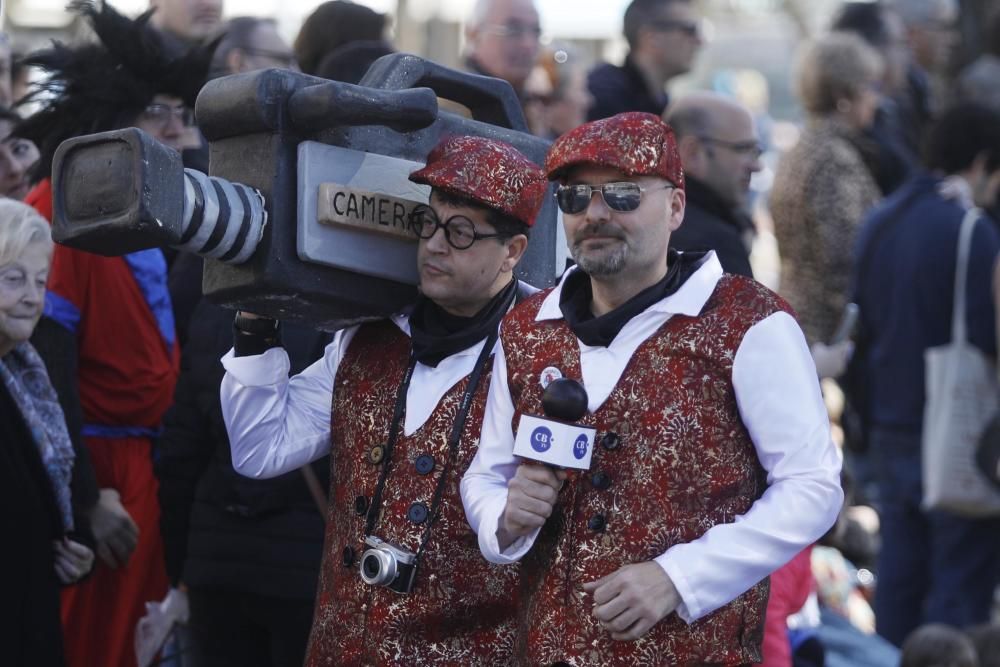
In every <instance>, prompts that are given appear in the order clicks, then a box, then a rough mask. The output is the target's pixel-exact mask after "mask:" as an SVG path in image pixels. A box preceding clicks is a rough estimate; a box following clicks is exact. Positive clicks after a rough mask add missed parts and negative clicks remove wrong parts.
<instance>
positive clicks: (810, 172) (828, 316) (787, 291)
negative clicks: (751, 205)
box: [771, 33, 883, 344]
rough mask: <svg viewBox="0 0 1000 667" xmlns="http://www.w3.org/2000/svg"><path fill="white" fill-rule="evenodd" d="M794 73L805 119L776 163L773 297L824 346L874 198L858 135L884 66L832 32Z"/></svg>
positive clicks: (856, 42)
mask: <svg viewBox="0 0 1000 667" xmlns="http://www.w3.org/2000/svg"><path fill="white" fill-rule="evenodd" d="M798 70H799V71H798V81H797V83H798V96H799V100H800V102H801V103H802V105H803V107H804V108H805V111H806V114H807V121H806V126H805V128H804V129H803V131H802V136H801V137H800V139H799V142H798V144H796V145H795V147H794V148H792V149H791V150H790V151H789V152H788V153H787V154H786V155H785V156H784V157H783V158H782V160H781V163H780V164H779V165H778V170H777V174H776V175H775V180H774V188H773V190H772V193H771V213H772V215H773V217H774V232H775V235H776V236H777V239H778V245H779V248H780V251H781V257H782V264H781V287H780V289H779V292H780V293H781V295H782V296H784V297H785V298H786V299H788V301H789V303H791V305H792V307H793V308H794V309H795V311H796V312H797V313H798V316H799V323H800V324H801V325H802V329H803V331H805V334H806V338H807V339H808V341H809V342H810V343H811V344H812V343H816V342H824V343H825V342H829V341H830V340H831V338H832V337H833V334H834V332H835V330H836V329H837V324H838V322H839V320H840V319H841V317H842V313H843V312H844V308H845V306H846V305H847V298H848V281H849V278H850V273H851V256H852V249H853V246H854V237H855V233H856V231H857V229H858V225H859V224H860V222H861V218H862V216H863V215H864V213H865V211H867V210H868V209H869V208H871V207H872V206H873V205H875V203H876V202H878V200H879V198H880V192H879V189H878V186H877V185H876V183H875V180H874V177H873V175H872V172H871V171H870V170H869V167H868V166H867V165H866V162H865V157H864V152H863V151H864V149H863V144H862V141H861V138H860V137H861V133H862V131H863V130H864V129H865V128H866V127H868V126H870V125H871V123H872V121H873V119H874V116H875V110H876V108H877V106H878V102H879V94H878V82H879V80H880V79H881V77H882V73H883V64H882V60H881V58H880V57H879V55H878V54H877V53H876V52H875V51H874V50H873V49H872V48H871V47H869V46H868V45H867V44H865V43H864V42H863V41H862V40H861V39H860V38H858V37H856V36H854V35H850V34H847V33H831V34H829V35H826V36H825V37H822V38H820V39H819V40H818V41H816V42H814V43H812V44H809V45H807V46H806V48H805V50H804V51H803V52H802V55H801V57H800V61H799V68H798Z"/></svg>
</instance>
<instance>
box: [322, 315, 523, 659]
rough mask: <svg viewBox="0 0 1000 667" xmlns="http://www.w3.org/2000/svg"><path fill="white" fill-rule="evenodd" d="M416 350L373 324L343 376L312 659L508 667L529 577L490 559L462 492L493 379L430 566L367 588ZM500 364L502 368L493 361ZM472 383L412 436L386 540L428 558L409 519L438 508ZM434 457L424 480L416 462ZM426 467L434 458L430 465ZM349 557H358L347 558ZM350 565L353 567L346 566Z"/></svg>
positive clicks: (447, 496)
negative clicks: (381, 451)
mask: <svg viewBox="0 0 1000 667" xmlns="http://www.w3.org/2000/svg"><path fill="white" fill-rule="evenodd" d="M409 354H410V339H409V337H407V336H406V335H405V334H404V333H403V332H402V331H400V330H399V328H398V327H397V326H396V325H395V324H393V323H392V322H389V321H384V322H377V323H372V324H365V325H362V326H361V328H360V329H359V330H358V332H357V334H356V335H355V336H354V338H353V339H352V340H351V342H350V345H349V347H348V349H347V352H346V353H345V354H344V358H343V360H342V362H341V364H340V367H339V368H338V370H337V376H336V382H335V386H334V390H333V423H332V428H331V432H332V442H331V457H330V462H331V466H330V470H331V475H330V480H331V481H330V503H329V511H328V518H327V528H326V548H325V549H324V556H323V563H322V568H321V570H320V579H319V595H318V597H317V600H316V611H315V615H314V619H313V627H312V634H311V636H310V639H309V649H308V655H307V659H306V665H307V666H308V667H319V666H320V665H330V666H336V667H346V666H348V665H401V664H406V665H506V664H511V663H512V662H513V657H512V656H513V649H514V635H515V619H514V613H515V608H516V591H517V587H518V578H517V568H511V567H502V566H496V565H491V564H490V563H488V562H487V561H486V560H485V559H484V558H483V557H482V555H481V554H480V552H479V544H478V542H477V540H476V535H475V533H473V532H472V529H471V528H470V527H469V524H468V522H467V521H466V518H465V512H464V510H463V508H462V500H461V496H460V495H459V490H458V485H459V481H460V480H461V478H462V473H463V472H465V469H466V468H468V466H469V464H470V463H471V462H472V457H473V456H474V455H475V453H476V446H477V444H478V441H479V432H480V430H481V427H482V421H483V410H484V407H485V401H486V393H487V389H488V387H489V379H490V372H489V371H490V369H489V367H487V369H486V371H485V372H484V373H483V376H482V379H481V380H480V385H479V387H478V389H477V391H476V394H475V397H474V400H473V402H472V406H471V408H470V409H469V415H468V418H467V420H466V423H465V428H464V434H463V437H462V440H461V442H460V446H459V451H458V456H457V459H456V461H455V464H454V465H453V466H452V468H451V471H450V473H449V479H448V482H447V483H446V485H445V489H444V493H443V496H442V502H441V514H440V517H439V518H438V520H437V522H436V523H435V524H434V529H433V532H432V534H431V538H430V541H429V542H428V545H427V548H426V549H425V551H424V554H423V556H422V557H421V562H420V566H419V568H418V572H417V578H416V583H415V586H414V589H413V591H412V592H410V593H409V594H406V595H403V594H399V593H395V592H393V591H391V590H389V589H388V588H385V587H381V586H369V585H367V584H365V583H364V582H363V581H361V577H360V575H359V573H358V563H359V561H360V558H361V554H362V553H363V551H364V548H365V547H364V530H365V516H364V514H365V512H366V510H367V506H368V503H370V502H371V500H372V496H373V494H374V492H375V485H376V482H377V480H378V475H379V470H380V467H381V466H380V465H377V464H373V463H372V462H371V460H370V458H369V454H370V452H371V450H372V448H373V447H375V446H378V445H381V444H383V443H385V441H386V438H387V437H388V431H389V425H390V422H391V421H392V412H393V407H394V405H395V400H396V394H397V390H398V389H399V386H400V384H402V382H403V377H404V375H405V374H406V367H407V361H408V359H409ZM487 363H490V362H487ZM467 383H468V378H464V379H462V380H461V381H459V382H458V383H457V384H456V385H455V386H454V387H452V388H451V389H450V390H448V392H447V393H445V395H444V398H443V399H442V400H441V401H440V402H439V403H438V405H437V407H436V408H435V409H434V412H433V413H432V414H431V416H430V418H429V419H428V420H427V422H426V423H425V424H424V425H423V426H421V427H420V429H418V430H417V431H416V432H415V433H413V435H411V436H405V435H404V434H403V432H402V425H400V433H399V437H398V440H397V441H396V444H395V448H394V452H393V454H392V467H391V469H390V472H389V476H388V478H387V481H386V484H385V490H384V492H383V510H382V515H381V518H380V520H379V521H378V523H377V524H376V526H375V530H374V534H375V535H377V536H378V537H380V538H382V539H383V540H386V541H388V542H390V543H392V544H394V545H396V546H398V547H402V548H404V549H408V550H409V551H411V552H416V551H417V547H418V546H419V544H420V540H421V537H422V536H423V533H424V528H425V525H426V524H425V523H420V524H417V523H414V522H413V521H411V520H409V519H408V517H407V514H408V511H409V510H410V507H411V505H412V504H413V503H417V502H421V503H424V505H425V506H426V507H427V508H430V506H431V501H432V497H433V494H434V489H435V487H436V485H437V482H438V479H439V476H440V475H441V471H442V469H443V466H444V463H445V461H446V460H447V456H448V436H449V435H450V434H451V429H452V424H453V423H454V419H455V415H456V413H457V411H458V405H459V403H460V402H461V400H462V396H463V394H464V392H465V388H466V385H467ZM422 455H429V456H431V457H433V460H434V468H433V470H432V471H430V472H429V473H427V474H421V473H420V472H419V471H418V470H417V467H416V460H417V458H418V457H420V456H422ZM424 462H426V459H424ZM348 556H349V558H347V557H348ZM347 560H349V561H350V564H349V565H345V561H347Z"/></svg>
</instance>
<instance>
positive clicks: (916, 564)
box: [852, 105, 1000, 645]
mask: <svg viewBox="0 0 1000 667" xmlns="http://www.w3.org/2000/svg"><path fill="white" fill-rule="evenodd" d="M926 155H927V162H928V164H927V167H928V171H927V172H924V173H922V174H919V175H917V176H916V177H915V178H914V179H912V180H911V181H909V182H908V183H907V184H905V185H904V186H903V187H901V188H900V189H899V190H897V191H896V192H895V193H894V194H893V195H892V196H891V197H889V198H888V199H886V201H885V203H884V204H882V205H881V206H879V207H877V208H876V209H874V210H873V211H872V213H871V214H870V215H869V216H868V218H867V219H866V220H865V221H864V223H863V224H862V227H861V230H860V232H859V234H858V243H857V249H856V253H855V276H854V283H855V289H854V294H853V299H852V300H853V301H854V302H855V303H857V304H858V305H859V306H860V308H861V321H860V325H861V326H860V331H861V332H862V336H861V339H860V340H859V341H858V349H857V352H856V360H855V361H853V362H852V363H853V364H854V366H855V368H854V371H855V373H857V374H858V376H857V377H858V380H859V382H861V383H863V385H864V387H865V388H866V390H867V392H866V395H865V396H864V399H866V400H864V401H863V402H862V408H863V409H862V412H863V413H864V414H866V415H868V427H869V442H870V443H871V448H872V452H873V454H874V463H875V475H876V481H877V484H878V491H879V495H880V505H881V507H880V511H879V515H880V520H881V534H882V549H881V551H880V552H879V556H878V572H879V587H878V592H877V593H876V595H875V614H876V617H877V618H878V624H877V629H878V632H879V634H881V635H882V636H883V637H885V638H886V639H888V640H890V641H891V642H893V643H894V644H896V645H900V644H902V642H903V640H904V639H905V638H906V637H907V636H908V635H909V634H910V632H912V631H913V629H914V628H916V627H918V626H920V625H921V624H924V623H946V624H948V625H953V626H956V627H969V626H971V625H976V624H979V623H984V622H986V621H987V620H988V619H989V616H990V609H991V608H992V604H993V590H994V588H995V587H996V585H997V583H998V579H1000V572H998V567H997V564H998V563H1000V520H998V519H996V518H988V519H970V518H967V517H964V516H959V515H957V514H954V513H950V512H945V511H941V510H925V509H924V508H923V507H922V500H923V494H922V483H923V469H924V466H926V465H927V463H926V461H924V460H923V454H922V446H921V438H922V433H923V423H924V411H925V400H926V395H927V392H926V389H927V387H926V386H925V385H926V383H925V370H926V369H925V362H924V355H925V352H926V351H927V350H928V349H931V348H935V347H939V346H942V345H945V344H947V343H948V342H949V340H951V339H952V331H951V326H952V325H951V322H952V313H953V310H954V308H955V304H954V302H955V299H954V285H955V282H954V280H955V271H956V265H957V261H956V248H957V247H958V239H959V229H960V228H961V226H962V222H963V219H964V218H965V215H966V212H967V211H968V210H969V209H970V208H971V207H972V206H983V205H986V204H989V203H990V202H993V201H995V200H996V197H997V193H998V191H1000V114H998V113H997V112H994V111H989V110H987V109H985V108H983V107H976V106H973V105H962V106H957V107H954V108H953V109H951V110H950V111H948V112H946V113H945V114H944V115H943V116H942V117H941V119H940V120H939V121H937V123H936V124H935V125H933V126H932V127H931V130H930V132H929V133H928V140H927V151H926ZM998 253H1000V234H998V233H997V231H996V224H995V221H993V220H991V219H990V218H989V217H988V216H986V215H985V214H982V215H981V216H980V217H979V219H978V222H977V223H976V225H975V227H974V230H973V232H972V240H971V250H970V253H969V257H968V269H967V270H968V274H967V277H966V280H967V284H966V294H965V299H966V303H965V314H966V322H965V325H966V329H967V334H966V335H967V337H968V342H969V343H970V346H971V347H975V348H978V349H979V350H980V351H981V352H982V353H983V354H985V355H987V356H990V357H994V358H995V356H996V351H997V350H996V324H995V323H996V319H995V316H996V308H995V305H994V299H995V298H996V297H995V295H994V294H993V293H992V290H991V284H992V277H993V271H994V267H995V265H996V259H997V256H998Z"/></svg>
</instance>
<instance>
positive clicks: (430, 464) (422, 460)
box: [413, 454, 434, 475]
mask: <svg viewBox="0 0 1000 667" xmlns="http://www.w3.org/2000/svg"><path fill="white" fill-rule="evenodd" d="M413 466H414V467H415V468H416V469H417V472H418V473H420V474H421V475H426V474H428V473H429V472H431V471H432V470H434V457H433V456H431V455H430V454H421V455H420V456H418V457H417V460H416V461H414V462H413Z"/></svg>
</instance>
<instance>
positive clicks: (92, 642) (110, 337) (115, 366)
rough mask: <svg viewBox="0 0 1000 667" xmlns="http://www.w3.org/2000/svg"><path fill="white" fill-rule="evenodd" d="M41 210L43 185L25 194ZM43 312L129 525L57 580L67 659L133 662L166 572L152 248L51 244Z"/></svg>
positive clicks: (105, 480)
mask: <svg viewBox="0 0 1000 667" xmlns="http://www.w3.org/2000/svg"><path fill="white" fill-rule="evenodd" d="M26 201H27V203H29V204H31V205H32V206H34V207H35V208H36V209H37V210H38V211H39V212H40V213H41V214H42V215H45V216H46V217H47V218H49V219H51V216H52V203H51V187H50V183H49V181H48V180H46V181H43V182H42V183H40V184H39V185H38V186H37V187H36V188H35V189H34V190H33V191H32V192H31V193H30V194H29V195H28V198H27V200H26ZM48 290H49V292H48V294H47V296H46V303H45V313H46V315H47V316H49V317H52V318H53V319H55V320H56V321H58V322H59V323H60V324H62V325H63V326H65V327H67V328H69V329H70V330H72V331H74V332H75V333H76V335H77V354H78V359H79V385H78V386H79V392H80V403H81V406H82V408H83V414H84V421H85V424H84V442H85V443H86V445H87V448H88V450H89V452H90V457H91V460H92V462H93V465H94V471H95V473H96V475H97V482H98V484H99V486H100V487H101V488H113V489H115V490H117V491H118V493H119V494H120V496H121V502H122V505H123V506H124V507H125V510H126V511H127V512H128V513H129V515H130V516H131V517H132V519H133V520H134V521H135V523H136V524H137V525H138V527H139V542H138V546H137V547H136V549H135V551H134V552H133V553H132V556H131V558H130V559H129V562H128V564H127V565H125V566H124V567H121V568H119V569H117V570H113V569H111V568H109V567H108V566H107V565H105V564H104V563H103V562H102V561H100V560H98V561H97V564H96V566H95V568H94V573H93V575H92V576H90V577H89V578H87V579H85V580H84V581H83V582H81V583H79V584H76V585H74V586H69V587H67V588H65V589H63V600H62V620H63V627H64V631H65V637H66V656H67V662H68V664H69V665H71V666H73V667H85V666H89V665H100V666H101V667H131V666H133V665H135V653H134V650H133V635H134V632H135V625H136V622H137V621H138V620H139V618H140V617H141V616H142V615H143V614H144V613H145V608H144V603H145V602H147V601H150V600H161V599H163V597H164V595H165V594H166V591H167V576H166V569H165V566H164V561H163V547H162V541H161V539H160V527H159V519H160V511H159V504H158V502H157V496H156V494H157V483H156V478H155V477H154V475H153V462H152V461H153V459H152V456H153V453H152V441H151V439H150V436H152V435H153V434H154V433H155V431H156V430H157V429H158V427H159V425H160V421H161V419H162V417H163V414H164V412H166V410H167V408H168V407H169V406H170V404H171V402H172V401H173V392H174V383H175V382H176V380H177V373H178V350H177V344H176V341H175V336H174V331H173V318H172V314H171V312H170V299H169V296H168V294H167V291H166V263H165V262H164V260H163V255H162V253H160V251H159V250H148V251H143V252H141V253H133V255H130V256H127V257H101V256H99V255H93V254H90V253H86V252H82V251H79V250H73V249H71V248H67V247H65V246H61V245H56V247H55V252H54V253H53V257H52V267H51V269H50V272H49V284H48Z"/></svg>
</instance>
